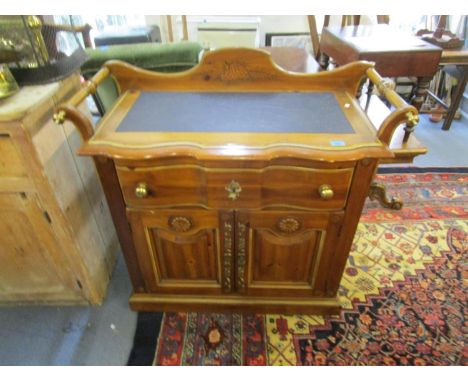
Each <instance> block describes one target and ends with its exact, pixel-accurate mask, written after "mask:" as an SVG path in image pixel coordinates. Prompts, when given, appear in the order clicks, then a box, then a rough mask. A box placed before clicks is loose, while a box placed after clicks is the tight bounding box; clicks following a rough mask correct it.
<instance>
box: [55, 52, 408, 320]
mask: <svg viewBox="0 0 468 382" xmlns="http://www.w3.org/2000/svg"><path fill="white" fill-rule="evenodd" d="M109 75H111V76H113V78H114V79H115V80H116V81H117V83H118V84H119V89H120V92H121V94H120V97H119V99H118V100H117V102H116V104H115V105H114V107H113V108H112V109H111V110H110V111H109V112H108V113H107V114H106V115H105V116H104V118H103V119H102V121H101V123H100V124H99V126H98V127H97V129H96V131H94V129H93V128H92V124H91V122H90V121H89V120H88V119H87V118H86V117H85V116H84V115H83V114H82V113H81V112H80V111H79V110H77V108H76V107H77V105H79V104H80V103H81V102H82V101H83V99H84V98H85V97H86V96H87V95H88V94H90V93H92V92H94V91H95V89H96V87H97V86H98V84H99V83H100V82H101V81H102V80H103V79H104V78H106V77H107V76H109ZM366 76H369V77H371V79H372V80H373V81H375V82H376V85H377V86H378V88H379V89H383V87H382V84H381V78H380V77H379V76H378V74H377V73H375V71H374V70H373V65H372V64H371V63H367V62H358V63H353V64H350V65H347V66H344V67H342V68H339V69H336V70H334V71H330V72H322V73H316V74H298V73H290V72H286V71H284V70H282V69H280V68H279V67H277V66H276V65H275V64H274V63H273V62H272V60H271V57H270V55H269V54H268V53H266V52H263V51H259V50H254V49H240V48H239V49H220V50H217V51H213V52H209V53H205V54H204V56H203V57H202V60H201V62H200V64H199V65H198V66H196V67H194V68H193V69H191V70H188V71H186V72H181V73H171V74H161V73H154V72H148V71H144V70H141V69H138V68H136V67H133V66H130V65H128V64H125V63H122V62H116V61H113V62H108V63H106V64H105V65H104V67H103V69H101V71H100V72H98V73H97V74H96V76H95V77H94V78H93V79H92V80H91V81H89V82H88V83H87V84H86V85H85V86H84V87H83V88H82V89H81V90H80V91H79V92H77V93H76V94H75V95H74V96H73V98H72V99H71V100H70V101H69V102H68V103H65V104H63V105H61V106H60V107H59V108H57V110H56V117H55V119H56V121H57V122H58V123H64V122H65V121H73V122H74V123H75V125H76V127H77V129H78V130H79V131H80V134H81V137H82V139H83V144H82V145H81V147H80V148H79V150H78V152H79V154H81V155H84V156H91V157H93V159H94V163H95V166H96V168H97V170H98V173H99V176H100V179H101V182H102V184H103V187H104V191H105V194H106V197H107V200H108V201H109V206H110V210H111V213H112V217H113V221H114V224H115V227H116V229H117V233H118V236H119V239H120V243H121V246H122V250H123V252H124V255H125V259H126V263H127V267H128V270H129V274H130V277H131V280H132V283H133V289H134V293H133V294H132V296H131V297H130V306H131V308H132V309H135V310H158V311H159V310H169V311H171V310H172V311H174V310H176V311H190V310H202V311H206V310H213V311H241V312H283V313H293V312H299V313H320V314H330V313H337V312H338V311H339V309H340V306H339V302H338V298H337V292H338V287H339V284H340V280H341V276H342V273H343V270H344V267H345V264H346V260H347V258H348V254H349V251H350V248H351V244H352V241H353V237H354V233H355V230H356V227H357V224H358V221H359V218H360V215H361V211H362V207H363V205H364V201H365V198H366V197H367V196H368V194H369V192H370V190H371V189H372V187H373V183H372V182H373V177H374V173H375V170H376V167H377V165H378V163H379V162H380V161H381V160H384V159H389V158H392V157H393V156H394V154H393V153H392V151H391V150H390V149H389V147H388V145H389V143H390V140H391V137H392V135H393V132H394V131H395V130H396V129H397V127H398V126H399V125H400V124H401V123H403V122H405V121H414V118H415V116H416V115H417V111H416V109H415V108H414V107H412V106H408V105H406V104H405V103H404V101H402V100H401V99H400V98H399V97H398V96H397V95H396V93H394V92H392V91H391V90H388V89H387V90H385V93H386V95H387V96H388V95H390V98H391V100H390V102H392V103H394V104H395V107H396V110H395V111H394V112H393V113H392V114H391V115H390V116H389V117H388V118H387V119H386V120H385V121H384V123H383V124H382V126H381V130H379V131H378V132H376V130H375V128H374V127H373V126H372V125H371V122H370V121H369V119H368V118H367V117H366V115H365V113H364V112H363V110H362V109H361V108H360V106H359V105H358V103H357V100H356V97H355V94H356V91H357V90H358V88H359V84H360V83H361V81H362V79H363V78H364V77H366ZM389 92H390V93H389Z"/></svg>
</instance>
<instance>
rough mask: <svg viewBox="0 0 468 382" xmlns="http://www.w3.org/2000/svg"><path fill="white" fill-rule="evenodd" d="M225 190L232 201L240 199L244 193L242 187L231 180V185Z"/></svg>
mask: <svg viewBox="0 0 468 382" xmlns="http://www.w3.org/2000/svg"><path fill="white" fill-rule="evenodd" d="M224 189H225V190H226V191H227V192H228V198H229V199H231V200H236V199H238V198H239V196H240V193H241V191H242V187H241V185H240V184H239V182H236V181H235V180H231V183H229V184H228V185H227V186H226V187H225V188H224Z"/></svg>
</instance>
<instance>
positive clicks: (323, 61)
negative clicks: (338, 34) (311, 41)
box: [319, 52, 330, 70]
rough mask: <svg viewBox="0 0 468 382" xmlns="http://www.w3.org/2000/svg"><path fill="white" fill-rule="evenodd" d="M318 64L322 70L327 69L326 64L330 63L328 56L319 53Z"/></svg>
mask: <svg viewBox="0 0 468 382" xmlns="http://www.w3.org/2000/svg"><path fill="white" fill-rule="evenodd" d="M319 65H320V67H321V68H322V69H323V70H327V68H328V65H330V56H328V55H326V54H325V53H323V52H321V53H320V58H319Z"/></svg>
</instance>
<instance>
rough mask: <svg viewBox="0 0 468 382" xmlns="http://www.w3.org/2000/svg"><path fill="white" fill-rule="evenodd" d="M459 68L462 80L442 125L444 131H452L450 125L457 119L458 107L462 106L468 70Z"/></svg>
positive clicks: (462, 67) (464, 67) (463, 67)
mask: <svg viewBox="0 0 468 382" xmlns="http://www.w3.org/2000/svg"><path fill="white" fill-rule="evenodd" d="M458 68H459V69H460V70H461V72H462V78H461V79H459V81H458V85H457V87H456V89H455V94H454V95H453V97H452V100H451V102H450V106H449V109H448V111H447V115H446V116H445V121H444V124H443V125H442V130H448V129H450V125H451V124H452V121H453V118H454V117H455V113H456V112H457V110H458V107H459V106H460V102H461V100H462V97H463V92H464V91H465V87H466V82H467V79H468V70H466V66H462V65H460V66H458Z"/></svg>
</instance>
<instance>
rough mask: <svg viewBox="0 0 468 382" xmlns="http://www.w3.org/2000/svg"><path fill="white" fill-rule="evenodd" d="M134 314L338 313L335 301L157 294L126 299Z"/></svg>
mask: <svg viewBox="0 0 468 382" xmlns="http://www.w3.org/2000/svg"><path fill="white" fill-rule="evenodd" d="M130 307H131V308H132V310H136V311H165V312H171V311H172V312H187V311H195V312H197V311H202V312H239V313H282V314H294V313H300V314H321V315H335V314H339V312H340V309H341V307H340V304H339V303H338V299H337V298H334V297H332V298H301V299H298V298H295V299H290V298H289V299H288V298H271V297H269V298H253V297H251V296H249V297H246V296H241V295H237V296H232V295H231V296H222V297H221V296H206V295H199V296H197V295H195V296H189V295H180V294H178V295H157V294H147V293H145V294H138V293H135V294H133V295H132V296H131V297H130Z"/></svg>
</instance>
